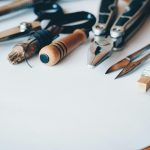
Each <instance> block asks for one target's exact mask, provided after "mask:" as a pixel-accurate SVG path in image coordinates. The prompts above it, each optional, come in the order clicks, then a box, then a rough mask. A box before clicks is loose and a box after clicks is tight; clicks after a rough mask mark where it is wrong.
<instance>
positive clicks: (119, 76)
mask: <svg viewBox="0 0 150 150" xmlns="http://www.w3.org/2000/svg"><path fill="white" fill-rule="evenodd" d="M122 76H124V74H122V72H121V73H119V74H118V76H117V77H116V78H115V79H119V78H121V77H122Z"/></svg>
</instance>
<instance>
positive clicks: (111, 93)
mask: <svg viewBox="0 0 150 150" xmlns="http://www.w3.org/2000/svg"><path fill="white" fill-rule="evenodd" d="M1 3H2V2H1ZM4 3H5V2H4V1H3V4H4ZM61 5H62V6H63V7H64V8H65V10H66V11H67V12H73V11H78V10H87V11H91V12H93V13H94V14H95V15H97V13H98V8H99V0H94V1H93V0H82V1H75V2H68V3H61ZM23 14H24V15H23ZM34 18H35V16H34V15H33V14H32V10H30V11H29V10H28V11H24V12H21V13H20V15H15V14H14V15H13V16H12V15H11V16H9V15H8V16H7V18H6V19H5V17H3V18H1V23H0V30H3V29H6V28H10V27H13V26H15V25H18V23H20V22H22V21H32V20H33V19H34ZM149 25H150V18H148V19H147V21H146V22H145V24H144V25H143V26H142V28H141V29H140V30H139V31H138V32H137V33H136V35H135V36H134V38H132V39H131V40H130V41H129V42H128V43H127V44H126V46H125V48H124V50H123V51H122V52H116V53H114V54H113V56H112V57H111V58H110V59H108V60H107V61H105V62H104V63H103V64H101V65H99V66H98V67H97V68H95V69H89V68H88V67H87V66H86V61H87V51H88V49H89V43H90V41H88V42H87V43H86V44H85V45H82V46H81V47H80V48H78V49H76V50H75V51H74V52H73V53H72V54H70V55H69V56H68V57H67V58H66V59H64V60H63V61H62V62H61V63H59V64H58V65H56V66H54V67H51V68H50V67H47V66H45V65H43V64H42V63H41V62H40V61H39V58H38V57H35V58H34V59H30V60H29V62H30V64H31V65H32V66H33V69H31V68H29V67H28V66H27V64H26V63H25V62H24V63H22V64H20V65H17V66H12V65H11V64H10V63H9V62H8V61H7V55H8V53H9V52H10V50H11V48H12V47H13V45H14V44H15V43H17V41H11V42H7V43H1V44H0V70H1V71H0V72H1V73H0V149H1V150H42V149H43V150H138V149H140V148H143V147H145V146H148V145H150V91H149V92H148V93H144V92H142V91H141V90H140V89H139V88H138V86H137V83H136V82H137V80H138V79H139V77H140V75H141V73H142V71H143V69H144V67H146V66H147V65H149V64H148V63H146V64H145V65H144V66H143V67H141V68H140V69H139V70H137V71H136V72H134V73H132V74H130V75H128V76H126V77H124V78H121V79H118V80H114V78H115V76H116V75H117V74H118V73H119V72H116V73H113V74H110V75H105V71H106V70H107V69H108V67H110V66H111V65H112V64H114V63H115V62H116V61H118V60H120V59H122V58H124V57H125V56H127V55H128V54H130V53H132V52H134V51H136V50H137V49H139V48H141V47H143V46H145V45H146V44H147V43H149V42H150V40H149V39H150V36H149V35H150V26H149ZM20 41H21V40H20Z"/></svg>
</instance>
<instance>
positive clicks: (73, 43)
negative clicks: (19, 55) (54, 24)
mask: <svg viewBox="0 0 150 150" xmlns="http://www.w3.org/2000/svg"><path fill="white" fill-rule="evenodd" d="M86 40H87V35H86V33H85V31H84V30H82V29H77V30H75V31H74V32H73V33H72V34H70V35H68V36H66V37H64V38H62V39H61V40H59V41H56V42H53V43H52V44H50V45H48V46H46V47H44V48H42V50H41V51H40V54H39V55H40V59H41V61H42V62H43V63H45V64H47V65H49V66H52V65H55V64H57V63H58V62H59V61H60V60H61V59H63V58H64V57H65V56H66V55H67V54H69V53H70V52H72V51H73V50H74V49H75V48H77V47H78V46H79V45H81V44H82V43H84V42H85V41H86Z"/></svg>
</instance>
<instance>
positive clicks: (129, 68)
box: [116, 53, 150, 79]
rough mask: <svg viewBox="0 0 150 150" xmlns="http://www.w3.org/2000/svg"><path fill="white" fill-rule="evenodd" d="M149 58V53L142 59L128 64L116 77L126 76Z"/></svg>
mask: <svg viewBox="0 0 150 150" xmlns="http://www.w3.org/2000/svg"><path fill="white" fill-rule="evenodd" d="M149 58H150V53H149V54H147V55H146V56H144V57H143V58H141V59H139V60H137V61H135V62H130V63H129V64H128V65H127V66H126V67H125V68H124V69H123V70H122V71H121V72H120V73H119V75H118V76H117V77H116V79H117V78H120V77H122V76H124V75H126V74H128V73H129V72H131V71H133V70H134V69H136V68H137V67H139V65H140V64H142V63H144V62H145V61H146V60H148V59H149Z"/></svg>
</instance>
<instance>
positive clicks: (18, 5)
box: [0, 0, 33, 16]
mask: <svg viewBox="0 0 150 150" xmlns="http://www.w3.org/2000/svg"><path fill="white" fill-rule="evenodd" d="M32 5H33V0H16V1H14V2H12V3H10V4H8V5H4V6H1V7H0V16H1V15H5V14H7V13H10V12H12V11H16V10H19V9H22V8H26V7H30V6H32Z"/></svg>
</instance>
